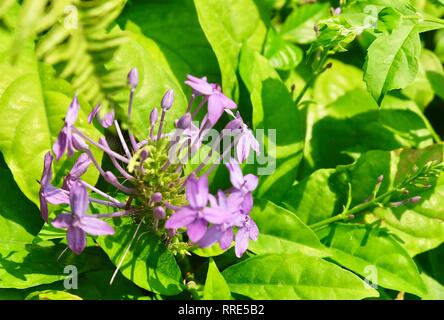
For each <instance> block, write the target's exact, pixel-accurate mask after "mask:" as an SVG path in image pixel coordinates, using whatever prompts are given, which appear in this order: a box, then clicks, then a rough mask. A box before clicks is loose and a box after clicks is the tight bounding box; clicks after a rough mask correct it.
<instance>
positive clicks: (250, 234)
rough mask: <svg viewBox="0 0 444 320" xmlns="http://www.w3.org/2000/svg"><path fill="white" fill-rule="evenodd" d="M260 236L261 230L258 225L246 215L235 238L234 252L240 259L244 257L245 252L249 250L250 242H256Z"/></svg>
mask: <svg viewBox="0 0 444 320" xmlns="http://www.w3.org/2000/svg"><path fill="white" fill-rule="evenodd" d="M258 236H259V229H258V228H257V225H256V223H255V222H254V221H253V219H251V217H250V216H248V215H244V216H243V218H242V221H241V225H240V226H239V229H238V230H237V233H236V236H235V242H236V244H235V246H234V252H235V253H236V256H237V257H238V258H240V257H242V255H243V254H244V252H245V251H247V249H248V242H249V241H250V239H251V240H253V241H256V240H257V238H258Z"/></svg>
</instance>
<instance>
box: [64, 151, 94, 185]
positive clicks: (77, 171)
mask: <svg viewBox="0 0 444 320" xmlns="http://www.w3.org/2000/svg"><path fill="white" fill-rule="evenodd" d="M91 163H92V161H91V159H90V158H89V156H88V154H86V153H82V154H81V155H80V156H79V157H78V158H77V161H76V163H74V165H73V167H72V169H71V171H70V172H69V174H70V177H71V179H72V180H77V179H79V178H80V177H81V176H82V175H83V174H84V173H85V172H86V170H88V167H89V166H90V165H91Z"/></svg>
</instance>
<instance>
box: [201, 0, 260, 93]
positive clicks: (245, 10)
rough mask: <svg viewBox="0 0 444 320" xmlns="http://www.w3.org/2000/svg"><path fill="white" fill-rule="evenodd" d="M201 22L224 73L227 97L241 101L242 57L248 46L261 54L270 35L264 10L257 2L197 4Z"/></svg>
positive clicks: (210, 0)
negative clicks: (239, 74) (238, 73)
mask: <svg viewBox="0 0 444 320" xmlns="http://www.w3.org/2000/svg"><path fill="white" fill-rule="evenodd" d="M194 4H195V6H196V9H197V14H198V16H199V21H200V24H201V26H202V29H203V31H204V32H205V35H206V37H207V39H208V41H209V42H210V44H211V46H212V48H213V50H214V53H215V54H216V57H217V60H218V61H219V67H220V69H221V73H222V88H223V90H224V93H225V94H227V95H228V96H231V97H233V98H235V99H237V98H238V95H239V88H238V81H237V78H236V71H237V67H238V61H239V54H240V52H241V49H242V47H243V46H244V45H245V44H247V45H248V46H249V47H250V48H252V49H253V50H255V51H261V50H262V46H263V43H264V40H265V36H266V33H267V28H266V26H265V22H264V21H263V20H262V15H261V10H260V8H258V6H257V4H256V3H255V1H253V0H194Z"/></svg>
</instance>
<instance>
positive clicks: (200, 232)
mask: <svg viewBox="0 0 444 320" xmlns="http://www.w3.org/2000/svg"><path fill="white" fill-rule="evenodd" d="M207 226H208V223H207V221H206V220H205V219H196V220H195V221H194V222H193V223H190V224H189V225H188V227H187V229H188V230H187V234H188V238H190V240H191V241H192V242H194V243H196V242H198V241H199V240H200V239H202V237H203V236H204V235H205V232H206V231H207Z"/></svg>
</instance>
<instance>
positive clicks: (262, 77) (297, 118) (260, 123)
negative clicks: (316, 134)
mask: <svg viewBox="0 0 444 320" xmlns="http://www.w3.org/2000/svg"><path fill="white" fill-rule="evenodd" d="M240 73H241V76H242V80H243V81H244V83H245V85H246V86H247V88H248V91H249V92H250V95H251V101H252V104H253V127H254V129H255V130H256V133H258V129H263V131H262V132H263V136H264V138H263V139H264V140H263V141H264V145H265V148H266V150H265V152H261V154H260V155H259V156H258V157H257V161H256V163H257V167H256V170H257V172H255V173H257V174H258V175H260V181H259V187H258V189H257V190H256V195H257V196H258V197H260V198H265V199H268V200H271V201H273V202H276V203H279V201H280V200H281V198H282V196H283V195H284V194H285V192H286V191H287V190H288V189H289V188H290V187H291V185H292V184H293V181H294V179H295V177H296V172H297V169H298V165H299V163H300V161H301V158H302V149H303V145H304V136H305V112H304V111H301V110H298V108H297V107H296V105H295V104H294V102H293V100H292V97H291V94H290V92H289V91H288V89H287V88H286V86H285V84H284V83H283V82H282V81H281V79H280V78H279V76H278V74H277V73H276V71H275V70H274V69H273V67H272V66H271V65H270V64H269V62H268V61H267V59H266V58H265V57H263V56H261V55H260V54H259V53H255V52H253V51H252V50H250V49H248V48H244V49H243V51H242V55H241V65H240ZM259 140H261V139H259Z"/></svg>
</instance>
